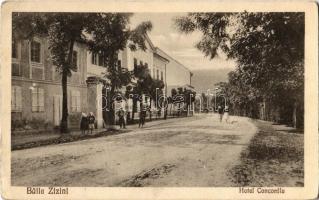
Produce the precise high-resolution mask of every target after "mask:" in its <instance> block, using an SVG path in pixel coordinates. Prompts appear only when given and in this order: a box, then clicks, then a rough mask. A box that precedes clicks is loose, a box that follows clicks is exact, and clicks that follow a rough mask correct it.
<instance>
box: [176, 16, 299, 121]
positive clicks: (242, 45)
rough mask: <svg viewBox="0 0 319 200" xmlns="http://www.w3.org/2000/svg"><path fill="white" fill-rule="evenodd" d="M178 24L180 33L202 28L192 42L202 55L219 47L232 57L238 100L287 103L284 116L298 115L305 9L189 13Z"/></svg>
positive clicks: (211, 55)
mask: <svg viewBox="0 0 319 200" xmlns="http://www.w3.org/2000/svg"><path fill="white" fill-rule="evenodd" d="M176 24H177V27H178V28H179V30H180V31H182V32H184V33H190V32H193V31H196V30H197V31H200V32H202V33H203V34H202V35H203V36H202V38H201V40H200V41H199V42H198V43H197V45H196V47H197V48H198V49H199V50H201V51H202V52H203V53H204V55H205V56H208V57H209V58H211V59H213V58H215V57H216V56H217V55H218V54H219V53H220V52H223V53H224V54H226V56H227V57H228V58H230V59H235V60H236V62H237V69H236V71H235V72H234V73H232V74H230V76H229V82H231V83H230V85H231V88H232V92H234V93H233V94H232V95H239V97H235V96H233V97H232V99H233V100H234V102H237V104H238V105H240V106H243V105H247V103H251V102H254V106H256V105H257V104H258V103H259V102H261V101H262V102H269V105H271V106H272V107H273V109H277V108H281V107H283V106H284V107H286V108H287V109H288V107H290V109H288V110H290V115H289V114H287V112H285V113H284V112H282V113H281V116H282V118H287V121H292V119H291V118H295V119H296V118H297V117H296V116H295V115H296V113H301V115H302V113H303V112H297V110H303V83H304V81H303V80H304V79H303V71H304V70H303V62H304V13H269V12H267V13H252V12H250V13H248V12H242V13H189V14H188V15H187V16H185V17H181V18H178V19H176ZM235 82H236V84H237V85H235V84H234V83H235ZM291 94H294V95H291ZM283 97H285V98H283ZM246 109H247V108H246ZM292 113H293V114H292ZM293 121H294V126H296V120H293Z"/></svg>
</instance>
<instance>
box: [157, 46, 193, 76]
mask: <svg viewBox="0 0 319 200" xmlns="http://www.w3.org/2000/svg"><path fill="white" fill-rule="evenodd" d="M156 52H157V54H159V55H161V54H162V55H161V56H162V57H166V59H168V60H173V61H175V62H176V63H178V64H180V65H181V66H182V67H184V68H185V69H187V70H188V71H189V72H190V73H191V74H193V73H192V71H191V70H190V69H188V68H187V67H185V65H183V64H182V63H181V62H179V61H178V60H176V59H175V58H173V57H172V56H170V55H168V54H167V53H165V51H163V50H162V49H160V48H158V47H156Z"/></svg>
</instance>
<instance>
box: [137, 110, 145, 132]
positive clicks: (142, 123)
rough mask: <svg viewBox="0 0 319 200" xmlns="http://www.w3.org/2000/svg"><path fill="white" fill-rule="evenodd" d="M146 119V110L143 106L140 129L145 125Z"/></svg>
mask: <svg viewBox="0 0 319 200" xmlns="http://www.w3.org/2000/svg"><path fill="white" fill-rule="evenodd" d="M145 117H146V108H145V107H144V106H141V111H140V120H139V123H138V127H139V128H141V127H142V128H143V126H144V124H145Z"/></svg>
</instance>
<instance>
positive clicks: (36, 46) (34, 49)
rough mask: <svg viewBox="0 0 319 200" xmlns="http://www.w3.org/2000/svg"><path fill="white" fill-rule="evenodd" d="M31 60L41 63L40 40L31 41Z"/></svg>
mask: <svg viewBox="0 0 319 200" xmlns="http://www.w3.org/2000/svg"><path fill="white" fill-rule="evenodd" d="M31 61H32V62H37V63H41V44H40V42H36V41H32V42H31Z"/></svg>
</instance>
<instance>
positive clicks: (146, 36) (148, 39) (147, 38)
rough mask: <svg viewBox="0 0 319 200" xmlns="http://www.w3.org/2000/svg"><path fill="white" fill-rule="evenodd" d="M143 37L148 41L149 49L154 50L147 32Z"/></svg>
mask: <svg viewBox="0 0 319 200" xmlns="http://www.w3.org/2000/svg"><path fill="white" fill-rule="evenodd" d="M145 39H146V41H147V42H148V44H149V45H150V46H151V49H152V50H153V51H156V49H155V46H154V44H153V42H152V41H151V39H150V37H148V35H147V34H145Z"/></svg>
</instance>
